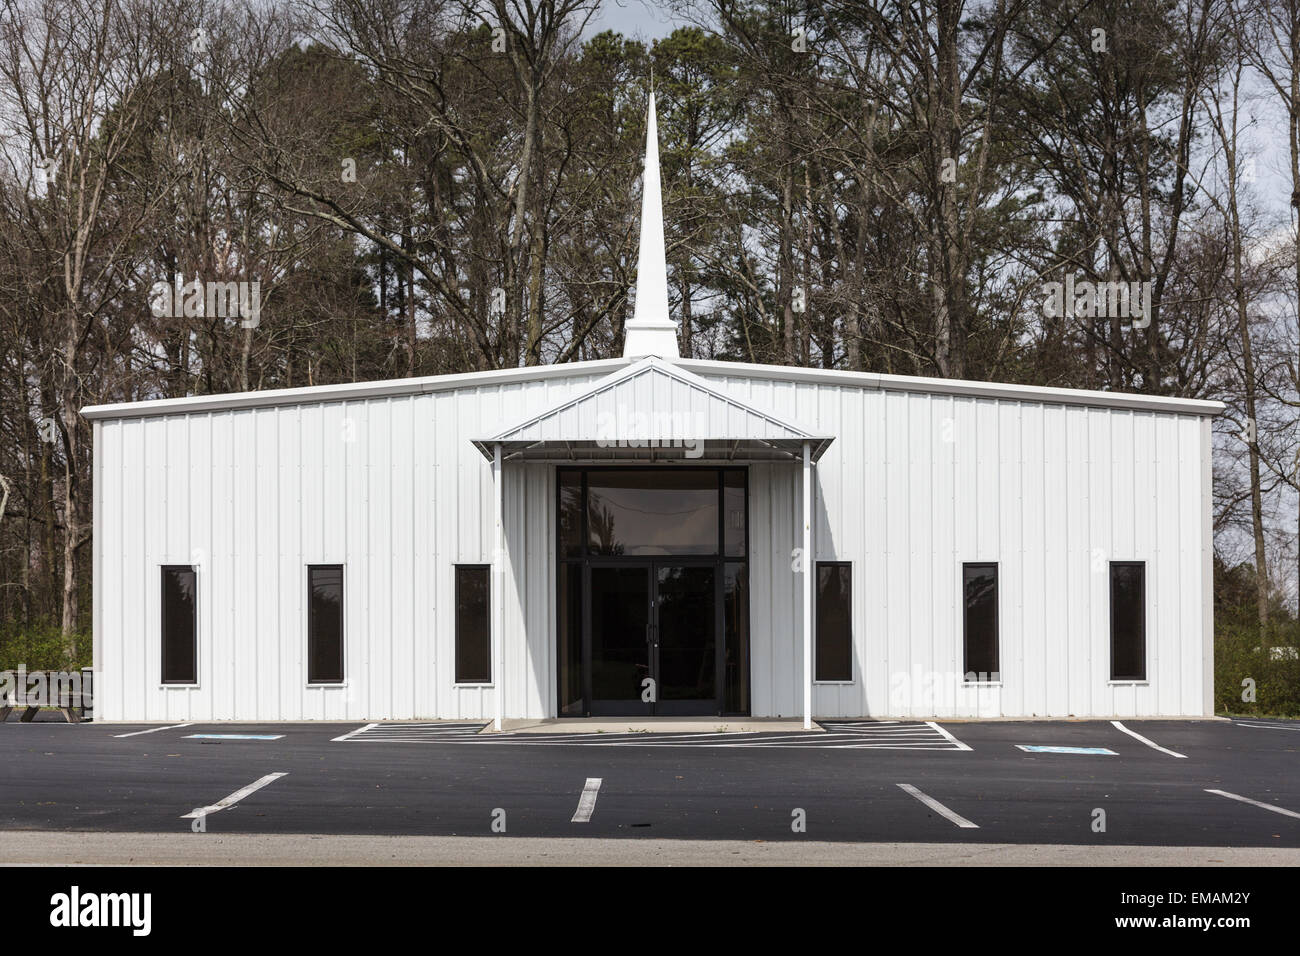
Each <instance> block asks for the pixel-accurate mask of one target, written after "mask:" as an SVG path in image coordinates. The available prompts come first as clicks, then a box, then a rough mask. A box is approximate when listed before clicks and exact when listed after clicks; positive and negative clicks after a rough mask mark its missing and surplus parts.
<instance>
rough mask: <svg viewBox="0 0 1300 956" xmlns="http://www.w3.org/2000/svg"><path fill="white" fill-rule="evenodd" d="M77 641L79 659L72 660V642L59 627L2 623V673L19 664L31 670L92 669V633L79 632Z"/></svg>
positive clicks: (50, 624) (0, 641)
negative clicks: (70, 650) (90, 667)
mask: <svg viewBox="0 0 1300 956" xmlns="http://www.w3.org/2000/svg"><path fill="white" fill-rule="evenodd" d="M76 638H77V657H76V660H73V661H69V660H68V654H67V646H68V641H67V640H66V639H65V638H64V635H63V631H62V630H61V629H60V628H59V626H58V625H57V624H53V623H40V624H29V625H23V624H19V623H16V622H11V623H8V624H0V671H3V670H17V669H18V667H19V665H25V666H26V668H27V670H29V671H37V670H73V669H76V668H79V667H89V666H90V663H91V650H92V647H91V636H90V633H89V632H88V631H83V632H78V633H77V635H76Z"/></svg>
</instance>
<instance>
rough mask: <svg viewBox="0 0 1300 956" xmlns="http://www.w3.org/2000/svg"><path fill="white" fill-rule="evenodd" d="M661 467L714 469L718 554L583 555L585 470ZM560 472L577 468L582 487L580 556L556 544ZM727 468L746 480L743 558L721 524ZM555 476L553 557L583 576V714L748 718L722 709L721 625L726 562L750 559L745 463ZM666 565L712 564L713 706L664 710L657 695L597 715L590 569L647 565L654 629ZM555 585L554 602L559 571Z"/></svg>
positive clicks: (654, 670)
mask: <svg viewBox="0 0 1300 956" xmlns="http://www.w3.org/2000/svg"><path fill="white" fill-rule="evenodd" d="M661 469H662V470H674V471H685V470H691V471H711V472H716V473H717V474H718V496H719V500H718V551H717V553H716V554H712V555H699V554H688V555H592V554H587V553H586V547H587V541H588V540H589V538H588V530H587V508H586V501H587V473H588V472H593V471H616V470H618V471H623V470H661ZM561 470H563V471H569V472H580V473H581V474H582V487H581V492H580V501H581V512H582V525H581V530H580V537H581V540H582V542H583V549H584V551H583V554H582V556H581V557H577V556H574V557H568V558H566V557H565V556H564V555H563V554H561V553H560V547H561V542H560V539H559V534H558V528H559V516H560V508H561V506H562V505H561V495H562V487H561V483H560V481H559V478H558V476H559V472H560V471H561ZM726 471H735V472H740V473H742V474H744V476H745V483H744V489H745V503H744V515H745V540H744V551H743V555H742V556H735V555H733V556H728V555H727V554H726V527H725V522H726V508H725V507H724V504H725V497H724V495H723V491H724V487H725V485H724V482H723V479H722V473H723V472H726ZM555 474H556V482H555V508H556V517H555V522H556V523H555V528H556V545H555V552H554V559H555V560H556V561H557V562H564V563H566V564H568V565H569V567H570V568H571V569H579V568H580V569H581V575H582V587H581V592H582V598H581V601H582V609H581V630H582V636H581V658H582V697H583V701H582V710H583V716H587V717H592V716H633V717H635V716H652V715H660V716H662V715H665V714H667V715H671V714H674V713H675V714H679V715H682V716H687V715H690V716H748V709H746V711H745V714H743V715H732V714H730V713H729V712H728V711H727V710H726V696H727V688H726V676H727V671H726V654H727V642H726V629H725V626H726V621H725V610H726V577H727V566H728V565H729V564H745V565H748V563H749V469H748V468H746V467H744V466H736V465H691V466H682V467H678V466H662V465H661V466H650V467H648V468H647V466H646V463H644V462H634V463H629V464H628V465H574V466H558V467H557V469H556V473H555ZM664 565H667V566H672V567H684V566H693V567H712V568H714V574H713V595H714V598H713V613H714V655H715V660H714V696H713V702H712V707H711V708H710V709H709V711H708V713H707V715H706V714H701V713H700V708H699V706H698V705H699V703H700V702H699V701H681V702H679V704H680V705H681V706H680V707H674V706H672V705H671V704H669V706H668V708H667V710H666V711H665V710H664V709H662V707H663V705H664V703H665V702H664V701H660V700H658V699H656V701H655V702H654V703H653V704H646V705H645V707H646V709H645V710H644V711H640V710H638V709H637V708H636V707H635V706H632V707H629V708H628V709H629V711H631V713H625V714H612V713H610V714H597V713H595V712H594V711H593V704H594V703H595V701H594V698H593V697H592V668H591V650H592V632H591V605H592V600H591V599H592V593H591V569H592V568H593V567H645V568H647V575H648V582H649V595H648V601H649V602H650V607H649V617H648V620H649V622H650V625H651V626H652V627H655V628H657V627H658V623H659V622H658V617H659V611H658V601H657V597H658V588H659V575H658V569H659V567H660V566H664ZM556 585H557V586H556V600H557V601H558V600H560V599H561V597H560V595H559V593H558V591H559V575H558V574H557V575H556ZM557 613H558V606H557ZM556 639H557V641H558V640H565V639H566V637H565V635H563V634H561V633H560V631H559V628H558V620H557V628H556ZM744 639H745V642H746V643H747V644H748V642H749V633H748V628H747V629H746V633H745V638H744ZM655 644H656V646H655V647H654V648H651V653H653V654H654V657H653V659H648V663H649V665H650V672H651V674H652V675H654V677H655V680H656V691H658V683H657V682H658V678H659V667H658V664H659V661H658V655H657V642H655ZM746 658H747V659H748V655H746ZM556 659H557V662H558V659H559V654H558V652H557V654H556ZM554 679H555V680H556V681H557V691H558V681H559V674H558V671H557V673H556V674H555V675H554ZM745 682H746V685H748V682H749V675H748V674H746V675H745ZM745 696H746V699H748V696H749V695H748V693H746V695H745ZM657 697H658V694H657V693H656V698H657ZM557 700H558V698H557ZM632 703H633V702H631V701H629V704H632ZM636 703H640V702H639V701H637V702H636ZM691 705H695V706H691ZM557 706H558V703H557Z"/></svg>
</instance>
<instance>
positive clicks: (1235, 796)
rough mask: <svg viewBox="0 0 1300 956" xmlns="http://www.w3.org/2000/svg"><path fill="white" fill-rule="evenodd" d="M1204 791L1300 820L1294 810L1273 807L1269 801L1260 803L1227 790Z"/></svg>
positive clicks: (1299, 815) (1299, 816) (1298, 814)
mask: <svg viewBox="0 0 1300 956" xmlns="http://www.w3.org/2000/svg"><path fill="white" fill-rule="evenodd" d="M1205 792H1206V793H1215V794H1218V795H1219V796H1221V797H1227V798H1228V799H1229V800H1240V801H1241V802H1242V803H1249V804H1250V805H1251V806H1252V807H1260V808H1262V809H1264V810H1272V811H1273V812H1274V813H1280V814H1282V816H1284V817H1295V818H1296V819H1297V820H1300V813H1296V812H1295V811H1294V810H1288V809H1287V808H1286V807H1275V806H1273V804H1271V803H1260V802H1259V801H1258V800H1252V799H1250V797H1243V796H1241V794H1238V793H1229V792H1228V791H1227V790H1206V791H1205Z"/></svg>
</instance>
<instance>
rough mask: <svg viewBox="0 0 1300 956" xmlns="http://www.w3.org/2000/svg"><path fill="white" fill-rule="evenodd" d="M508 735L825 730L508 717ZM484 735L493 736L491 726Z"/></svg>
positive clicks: (781, 724)
mask: <svg viewBox="0 0 1300 956" xmlns="http://www.w3.org/2000/svg"><path fill="white" fill-rule="evenodd" d="M501 730H502V732H503V733H508V734H721V733H725V734H756V733H774V734H790V733H810V734H819V733H825V731H824V730H823V729H822V728H821V727H819V726H817V725H816V724H813V729H812V730H809V731H804V729H803V720H801V719H794V720H790V719H787V718H784V717H560V718H549V719H546V720H528V719H522V718H509V719H506V720H503V721H501ZM483 733H485V734H490V733H494V731H493V729H492V724H491V723H489V724H488V725H487V726H486V727H485V728H483Z"/></svg>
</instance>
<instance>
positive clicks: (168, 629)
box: [162, 565, 199, 684]
mask: <svg viewBox="0 0 1300 956" xmlns="http://www.w3.org/2000/svg"><path fill="white" fill-rule="evenodd" d="M197 583H198V576H197V575H196V574H195V572H194V569H193V568H191V567H188V566H184V565H166V566H164V567H163V569H162V682H163V683H164V684H197V683H198V682H199V664H198V661H199V655H198V633H199V627H198V591H197V589H196V585H197Z"/></svg>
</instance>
